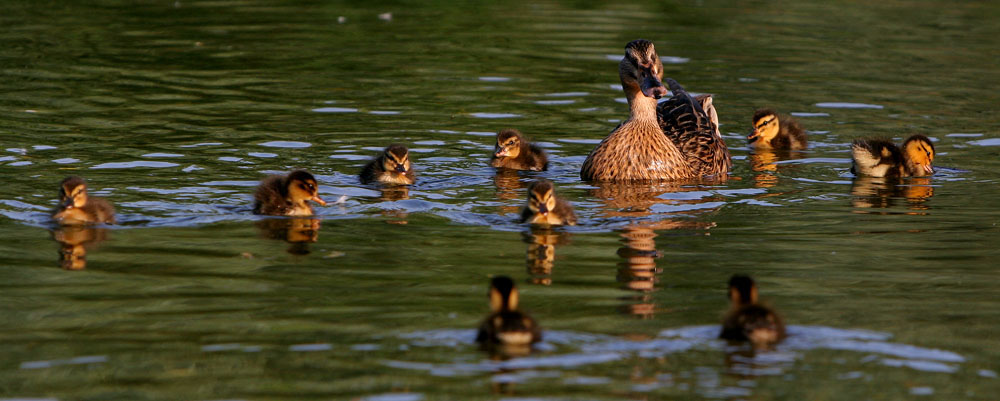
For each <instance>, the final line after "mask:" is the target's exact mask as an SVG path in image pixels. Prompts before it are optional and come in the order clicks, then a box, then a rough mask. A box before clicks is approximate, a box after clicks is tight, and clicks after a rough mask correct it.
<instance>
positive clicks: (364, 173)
mask: <svg viewBox="0 0 1000 401" xmlns="http://www.w3.org/2000/svg"><path fill="white" fill-rule="evenodd" d="M359 177H360V178H361V183H362V184H370V183H381V184H389V185H412V184H413V183H414V182H416V181H417V177H416V173H414V171H413V166H412V165H411V164H410V151H409V149H407V148H406V146H403V145H399V144H392V145H389V146H388V147H387V148H385V150H384V151H383V152H382V153H381V154H380V155H378V157H376V158H375V159H373V160H372V161H370V162H368V164H365V166H364V167H363V168H362V169H361V174H360V176H359Z"/></svg>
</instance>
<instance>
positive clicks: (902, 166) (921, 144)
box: [851, 134, 934, 177]
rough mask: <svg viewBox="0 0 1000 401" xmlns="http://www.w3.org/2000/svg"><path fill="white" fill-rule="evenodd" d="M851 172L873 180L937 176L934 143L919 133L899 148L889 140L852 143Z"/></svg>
mask: <svg viewBox="0 0 1000 401" xmlns="http://www.w3.org/2000/svg"><path fill="white" fill-rule="evenodd" d="M851 158H852V159H853V160H854V164H853V165H852V166H851V172H852V173H854V174H856V175H867V176H871V177H923V176H928V175H931V174H934V168H933V167H931V164H932V163H933V162H934V144H933V143H931V140H930V138H927V137H926V136H923V135H920V134H917V135H913V136H910V137H909V138H907V139H906V141H904V142H903V148H902V149H900V148H899V147H897V146H896V145H895V144H894V143H892V141H890V140H887V139H855V140H854V143H852V144H851Z"/></svg>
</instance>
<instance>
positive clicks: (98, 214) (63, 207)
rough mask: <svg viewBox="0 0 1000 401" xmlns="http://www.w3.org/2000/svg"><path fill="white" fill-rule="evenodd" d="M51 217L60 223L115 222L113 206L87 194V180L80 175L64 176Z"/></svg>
mask: <svg viewBox="0 0 1000 401" xmlns="http://www.w3.org/2000/svg"><path fill="white" fill-rule="evenodd" d="M52 219H53V220H56V221H58V222H59V223H60V224H65V225H75V224H92V223H105V224H114V223H115V208H114V207H112V206H111V202H108V201H106V200H104V199H101V198H95V197H91V196H87V182H86V181H84V180H83V178H80V177H75V176H74V177H66V179H64V180H62V183H61V184H59V207H57V208H56V210H55V212H53V213H52Z"/></svg>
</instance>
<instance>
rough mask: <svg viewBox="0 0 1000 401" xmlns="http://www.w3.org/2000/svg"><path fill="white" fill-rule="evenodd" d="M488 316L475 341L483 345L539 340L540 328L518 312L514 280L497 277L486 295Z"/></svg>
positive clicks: (518, 343)
mask: <svg viewBox="0 0 1000 401" xmlns="http://www.w3.org/2000/svg"><path fill="white" fill-rule="evenodd" d="M488 296H489V299H490V315H489V316H487V317H486V320H484V321H483V323H482V324H481V325H479V333H478V334H477V335H476V342H479V343H483V344H501V345H515V346H517V345H520V346H524V345H529V344H532V343H536V342H538V341H541V340H542V329H541V328H540V327H538V324H537V323H535V319H532V318H531V316H528V314H526V313H524V312H521V311H519V310H518V309H517V303H518V294H517V288H516V287H514V280H511V278H510V277H507V276H497V277H494V278H493V280H491V281H490V290H489V292H488Z"/></svg>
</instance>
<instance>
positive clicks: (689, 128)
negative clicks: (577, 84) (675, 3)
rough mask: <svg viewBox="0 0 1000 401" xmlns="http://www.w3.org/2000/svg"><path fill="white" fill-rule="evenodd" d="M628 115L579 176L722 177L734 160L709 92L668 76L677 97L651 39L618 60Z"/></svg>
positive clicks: (610, 178) (637, 42) (599, 178)
mask: <svg viewBox="0 0 1000 401" xmlns="http://www.w3.org/2000/svg"><path fill="white" fill-rule="evenodd" d="M618 75H619V77H620V78H621V82H622V90H623V91H625V96H626V98H627V99H628V105H629V118H628V120H625V122H623V123H621V124H620V125H618V128H615V130H614V131H613V132H611V135H608V137H607V138H604V140H603V141H601V143H600V144H598V145H597V147H596V148H594V150H593V151H592V152H590V155H589V156H587V160H586V161H584V162H583V168H581V169H580V177H581V178H583V179H584V180H590V181H634V180H678V179H690V178H701V177H704V176H716V177H722V176H725V175H726V173H728V172H729V169H730V168H731V167H732V161H730V159H729V149H727V148H726V144H725V142H723V140H722V136H721V135H719V132H718V117H715V116H716V115H717V114H716V113H715V108H714V106H712V98H711V96H700V97H698V98H695V97H693V96H691V95H690V94H688V93H687V92H685V91H684V88H682V87H681V86H680V84H678V83H677V82H676V81H674V80H672V79H667V80H666V82H667V85H669V86H670V90H671V91H672V92H673V97H671V98H670V99H668V100H666V101H664V102H662V103H660V104H659V105H657V99H659V98H661V97H663V96H665V95H666V94H667V89H666V88H664V87H663V83H662V82H661V78H662V77H663V62H661V61H660V57H659V56H658V55H657V54H656V50H655V49H654V48H653V43H652V42H650V41H648V40H643V39H639V40H634V41H632V42H629V44H628V45H626V46H625V58H624V59H622V61H621V63H620V64H619V65H618Z"/></svg>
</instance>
